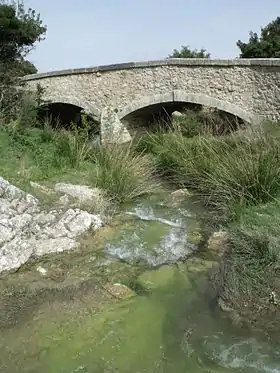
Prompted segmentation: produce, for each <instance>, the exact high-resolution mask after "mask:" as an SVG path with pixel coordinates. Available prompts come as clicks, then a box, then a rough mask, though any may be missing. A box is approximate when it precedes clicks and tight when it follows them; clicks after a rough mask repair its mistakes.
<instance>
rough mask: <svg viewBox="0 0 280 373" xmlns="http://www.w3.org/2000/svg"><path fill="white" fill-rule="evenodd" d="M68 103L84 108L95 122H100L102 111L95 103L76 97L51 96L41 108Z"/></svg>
mask: <svg viewBox="0 0 280 373" xmlns="http://www.w3.org/2000/svg"><path fill="white" fill-rule="evenodd" d="M57 104H60V105H68V106H69V107H70V106H74V107H77V108H79V109H80V110H84V112H85V114H86V115H88V116H89V117H91V118H92V119H93V121H94V122H96V123H99V124H100V118H101V111H100V110H99V109H98V108H97V107H96V106H94V105H92V104H89V103H86V102H83V101H80V100H79V99H76V98H71V99H69V98H68V97H61V96H60V97H56V98H49V99H47V100H45V101H44V102H42V104H41V105H40V106H41V108H47V107H51V106H52V105H57Z"/></svg>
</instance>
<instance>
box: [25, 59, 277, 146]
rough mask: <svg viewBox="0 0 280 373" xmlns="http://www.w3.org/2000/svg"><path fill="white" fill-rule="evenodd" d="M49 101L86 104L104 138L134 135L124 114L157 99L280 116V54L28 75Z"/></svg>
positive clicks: (246, 115)
mask: <svg viewBox="0 0 280 373" xmlns="http://www.w3.org/2000/svg"><path fill="white" fill-rule="evenodd" d="M23 79H24V80H25V81H26V82H27V86H28V87H29V88H31V89H35V88H36V86H37V85H38V84H39V85H40V86H41V87H43V88H44V97H43V98H44V100H46V101H47V102H48V105H51V104H55V103H61V104H70V105H75V106H77V107H79V108H81V109H83V110H84V111H85V112H86V113H87V114H88V115H90V116H91V117H92V118H93V119H94V120H95V121H96V122H98V123H99V124H100V132H101V139H102V141H110V142H111V141H119V142H125V141H128V140H129V139H130V134H129V130H128V129H127V128H126V126H125V125H124V123H125V118H126V117H127V116H129V115H130V114H131V113H133V112H136V111H139V110H140V109H143V108H146V107H150V106H153V105H158V104H162V105H165V104H170V103H193V104H199V105H204V106H207V107H213V108H217V109H219V110H222V111H225V112H228V113H230V114H233V115H234V116H237V117H239V118H240V119H242V120H244V121H246V122H259V121H262V120H265V119H273V120H275V119H280V59H235V60H212V59H165V60H160V61H149V62H129V63H123V64H116V65H107V66H98V67H90V68H81V69H72V70H62V71H54V72H49V73H41V74H35V75H28V76H25V77H24V78H23Z"/></svg>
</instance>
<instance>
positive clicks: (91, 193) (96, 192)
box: [54, 183, 102, 202]
mask: <svg viewBox="0 0 280 373" xmlns="http://www.w3.org/2000/svg"><path fill="white" fill-rule="evenodd" d="M54 190H55V191H56V192H59V193H62V194H64V195H65V194H66V195H68V196H70V197H72V198H74V199H77V200H78V201H79V202H92V201H95V200H96V199H100V198H102V192H101V190H100V189H98V188H91V187H89V186H87V185H75V184H65V183H58V184H55V187H54Z"/></svg>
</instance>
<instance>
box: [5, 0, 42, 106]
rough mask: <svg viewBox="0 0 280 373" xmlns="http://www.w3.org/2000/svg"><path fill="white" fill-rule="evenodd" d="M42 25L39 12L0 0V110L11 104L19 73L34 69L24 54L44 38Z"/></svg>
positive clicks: (17, 84) (21, 4) (14, 100)
mask: <svg viewBox="0 0 280 373" xmlns="http://www.w3.org/2000/svg"><path fill="white" fill-rule="evenodd" d="M45 33H46V27H45V26H43V24H42V21H41V19H40V14H37V13H36V12H35V10H33V9H28V10H25V8H24V3H23V2H18V3H16V2H13V1H12V2H7V1H5V0H0V91H1V96H0V111H1V112H3V110H5V111H7V109H8V110H10V109H11V107H14V104H15V102H16V101H17V99H18V97H19V93H20V91H19V89H18V86H19V85H20V79H19V78H20V77H21V76H23V75H26V74H30V73H34V72H36V71H37V70H36V68H35V66H34V65H33V64H32V63H31V62H29V61H28V60H26V56H27V55H28V54H29V53H30V52H31V51H32V50H33V49H34V48H35V45H36V43H37V42H40V41H41V40H43V39H44V35H45Z"/></svg>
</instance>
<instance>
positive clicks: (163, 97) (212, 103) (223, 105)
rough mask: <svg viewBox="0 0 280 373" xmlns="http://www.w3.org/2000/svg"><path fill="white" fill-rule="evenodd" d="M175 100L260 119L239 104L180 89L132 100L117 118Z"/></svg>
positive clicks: (245, 119)
mask: <svg viewBox="0 0 280 373" xmlns="http://www.w3.org/2000/svg"><path fill="white" fill-rule="evenodd" d="M177 102H180V103H186V104H197V105H202V106H207V107H211V108H214V109H217V110H221V111H224V112H227V113H229V114H232V115H234V116H236V117H238V118H240V119H242V120H243V121H244V122H247V123H259V122H260V121H261V119H260V118H259V117H258V116H257V115H255V114H252V113H250V112H248V111H246V110H244V109H241V108H240V107H239V106H237V105H234V104H231V103H230V102H227V101H222V100H219V99H217V98H212V97H211V96H207V95H204V94H200V93H190V92H185V91H181V90H175V91H172V92H168V93H159V94H153V95H149V96H145V97H143V98H140V99H138V100H135V101H132V102H131V103H130V104H128V105H127V106H125V107H124V108H123V109H121V110H120V111H119V118H120V120H122V119H124V118H125V117H126V116H128V115H130V114H132V113H133V112H135V111H137V110H140V109H143V108H145V107H149V106H153V105H157V104H164V103H177Z"/></svg>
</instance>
